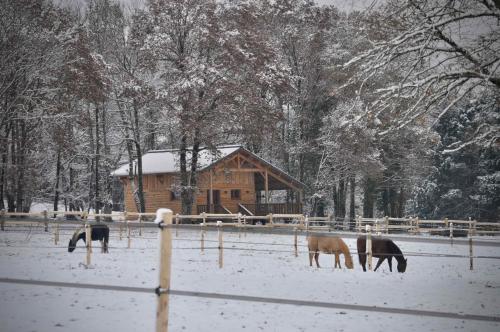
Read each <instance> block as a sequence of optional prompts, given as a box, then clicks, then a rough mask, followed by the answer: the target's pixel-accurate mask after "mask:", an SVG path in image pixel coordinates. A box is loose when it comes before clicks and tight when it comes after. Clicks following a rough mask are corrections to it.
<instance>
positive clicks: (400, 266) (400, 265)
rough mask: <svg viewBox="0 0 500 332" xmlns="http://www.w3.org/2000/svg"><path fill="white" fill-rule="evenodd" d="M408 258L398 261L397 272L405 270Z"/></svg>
mask: <svg viewBox="0 0 500 332" xmlns="http://www.w3.org/2000/svg"><path fill="white" fill-rule="evenodd" d="M407 261H408V259H402V260H401V261H400V262H398V272H401V273H403V272H405V271H406V262H407Z"/></svg>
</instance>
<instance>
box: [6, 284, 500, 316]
mask: <svg viewBox="0 0 500 332" xmlns="http://www.w3.org/2000/svg"><path fill="white" fill-rule="evenodd" d="M0 282H2V283H11V284H22V285H34V286H50V287H65V288H75V289H91V290H105V291H118V292H134V293H144V294H151V295H154V294H157V293H158V288H147V287H131V286H114V285H103V284H84V283H72V282H57V281H43V280H26V279H10V278H0ZM166 293H168V294H169V295H174V296H187V297H196V298H205V299H213V300H229V301H238V302H242V301H244V302H253V303H265V304H280V305H294V306H301V307H315V308H327V309H342V310H354V311H364V312H376V313H390V314H402V315H413V316H427V317H439V318H449V319H460V320H477V321H486V322H500V317H499V316H488V315H476V314H466V313H453V312H443V311H431V310H417V309H402V308H393V307H381V306H368V305H361V304H346V303H333V302H320V301H306V300H296V299H284V298H272V297H261V296H247V295H237V294H221V293H208V292H199V291H186V290H173V289H170V290H168V291H166Z"/></svg>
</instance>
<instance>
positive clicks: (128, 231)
mask: <svg viewBox="0 0 500 332" xmlns="http://www.w3.org/2000/svg"><path fill="white" fill-rule="evenodd" d="M139 218H140V215H139ZM128 222H129V221H128V220H127V249H130V241H131V239H130V226H129V224H128Z"/></svg>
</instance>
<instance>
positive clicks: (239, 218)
mask: <svg viewBox="0 0 500 332" xmlns="http://www.w3.org/2000/svg"><path fill="white" fill-rule="evenodd" d="M237 218H238V239H241V232H240V229H241V213H240V212H238V217H237Z"/></svg>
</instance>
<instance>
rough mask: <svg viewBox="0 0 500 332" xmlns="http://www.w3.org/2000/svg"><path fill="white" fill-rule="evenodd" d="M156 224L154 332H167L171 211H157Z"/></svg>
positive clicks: (170, 262)
mask: <svg viewBox="0 0 500 332" xmlns="http://www.w3.org/2000/svg"><path fill="white" fill-rule="evenodd" d="M155 222H156V223H158V224H159V227H160V276H159V278H160V285H159V286H158V288H157V289H156V290H157V291H156V294H157V295H158V304H157V309H156V332H167V331H168V302H169V298H168V292H169V290H170V269H171V264H172V233H171V230H170V228H169V227H168V225H172V211H171V210H169V209H159V210H158V211H157V215H156V220H155Z"/></svg>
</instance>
